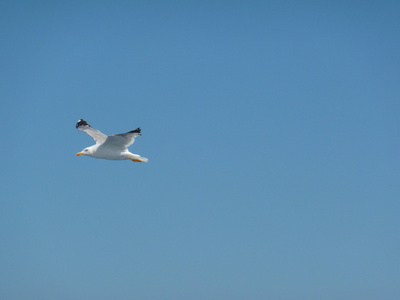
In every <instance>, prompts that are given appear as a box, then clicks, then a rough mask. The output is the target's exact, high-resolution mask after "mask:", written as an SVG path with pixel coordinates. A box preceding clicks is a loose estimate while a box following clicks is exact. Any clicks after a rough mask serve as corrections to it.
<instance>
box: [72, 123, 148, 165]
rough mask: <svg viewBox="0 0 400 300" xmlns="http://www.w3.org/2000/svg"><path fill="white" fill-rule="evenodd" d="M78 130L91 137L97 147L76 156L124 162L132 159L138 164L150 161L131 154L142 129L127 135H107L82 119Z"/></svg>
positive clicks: (91, 147) (88, 148)
mask: <svg viewBox="0 0 400 300" xmlns="http://www.w3.org/2000/svg"><path fill="white" fill-rule="evenodd" d="M76 128H77V129H78V130H80V131H83V132H85V133H87V134H88V135H90V136H91V137H92V138H93V139H94V141H95V142H96V144H95V145H93V146H90V147H87V148H85V149H83V150H82V151H81V152H78V153H77V154H76V155H77V156H79V155H87V156H91V157H94V158H102V159H112V160H122V159H130V160H132V161H136V162H147V161H148V159H147V158H145V157H141V156H140V155H138V154H133V153H131V152H129V150H128V147H129V146H130V145H132V144H133V143H134V142H135V138H136V137H137V136H139V135H141V134H140V132H141V130H140V128H136V129H135V130H132V131H129V132H127V133H121V134H112V135H105V134H104V133H102V132H100V131H99V130H97V129H94V128H93V127H91V126H90V125H89V124H88V123H87V122H86V121H85V120H83V119H80V120H79V121H78V123H77V124H76Z"/></svg>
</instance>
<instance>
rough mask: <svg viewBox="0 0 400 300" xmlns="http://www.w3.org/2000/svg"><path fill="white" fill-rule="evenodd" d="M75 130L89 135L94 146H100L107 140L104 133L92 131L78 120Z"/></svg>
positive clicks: (83, 122)
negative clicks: (94, 143)
mask: <svg viewBox="0 0 400 300" xmlns="http://www.w3.org/2000/svg"><path fill="white" fill-rule="evenodd" d="M76 128H77V129H78V130H80V131H83V132H84V133H87V134H88V135H90V136H91V137H92V138H93V139H94V141H95V142H96V144H102V143H104V142H105V140H106V139H107V135H105V134H104V133H102V132H100V131H99V130H97V129H94V128H93V127H92V126H90V125H89V124H88V123H87V122H86V121H85V120H83V119H80V120H79V121H78V123H76Z"/></svg>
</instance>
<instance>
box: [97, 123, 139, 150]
mask: <svg viewBox="0 0 400 300" xmlns="http://www.w3.org/2000/svg"><path fill="white" fill-rule="evenodd" d="M140 131H141V130H140V128H136V129H135V130H132V131H129V132H127V133H121V134H112V135H109V136H108V137H107V140H106V141H105V142H104V146H107V147H115V148H118V149H121V150H124V149H126V148H128V147H129V146H130V145H132V144H133V143H134V142H135V138H136V137H137V136H138V135H141V134H140Z"/></svg>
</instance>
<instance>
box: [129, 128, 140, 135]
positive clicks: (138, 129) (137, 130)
mask: <svg viewBox="0 0 400 300" xmlns="http://www.w3.org/2000/svg"><path fill="white" fill-rule="evenodd" d="M141 131H142V130H141V129H140V127H138V128H136V129H135V130H132V131H129V132H130V133H137V134H140V132H141Z"/></svg>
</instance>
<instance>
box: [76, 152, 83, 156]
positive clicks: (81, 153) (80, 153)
mask: <svg viewBox="0 0 400 300" xmlns="http://www.w3.org/2000/svg"><path fill="white" fill-rule="evenodd" d="M83 154H84V153H83V152H78V153H77V154H76V156H79V155H83Z"/></svg>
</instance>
